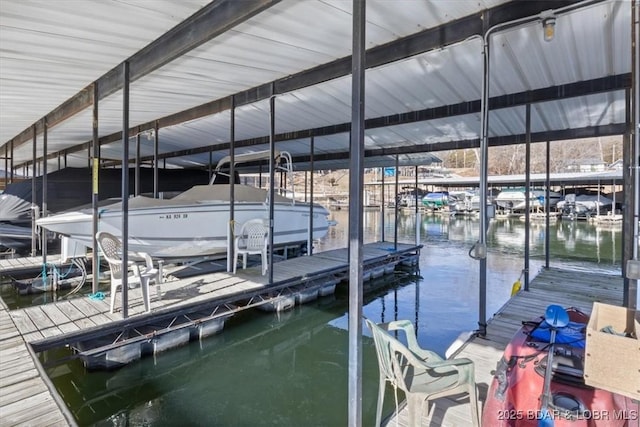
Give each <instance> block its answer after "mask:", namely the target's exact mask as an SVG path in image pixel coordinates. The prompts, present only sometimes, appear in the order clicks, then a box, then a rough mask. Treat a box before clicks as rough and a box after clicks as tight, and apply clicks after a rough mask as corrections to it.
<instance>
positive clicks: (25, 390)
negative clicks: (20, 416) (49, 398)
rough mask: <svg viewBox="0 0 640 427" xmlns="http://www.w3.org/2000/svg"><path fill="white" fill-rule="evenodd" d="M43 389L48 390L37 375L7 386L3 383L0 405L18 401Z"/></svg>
mask: <svg viewBox="0 0 640 427" xmlns="http://www.w3.org/2000/svg"><path fill="white" fill-rule="evenodd" d="M44 391H48V389H47V386H45V385H44V383H43V382H42V379H40V377H37V376H36V377H33V378H30V379H27V380H24V381H21V382H19V383H14V384H11V385H7V386H4V384H3V387H2V394H0V407H3V406H7V405H9V404H11V403H15V402H18V401H20V400H22V399H26V398H27V397H29V396H31V395H34V394H38V393H42V392H44Z"/></svg>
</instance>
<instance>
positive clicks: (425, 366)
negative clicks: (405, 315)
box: [365, 319, 480, 427]
mask: <svg viewBox="0 0 640 427" xmlns="http://www.w3.org/2000/svg"><path fill="white" fill-rule="evenodd" d="M365 322H366V323H367V326H368V327H369V329H371V332H373V340H374V342H375V345H376V352H377V356H378V367H379V368H380V383H379V388H378V406H377V413H376V424H375V425H376V426H380V422H381V419H382V403H383V401H384V391H385V386H386V383H387V381H388V382H390V383H391V385H393V386H394V387H398V388H400V389H401V390H402V391H404V393H405V395H406V398H407V406H408V410H409V425H410V426H419V425H420V420H421V419H422V405H423V403H424V402H425V401H426V402H428V401H430V400H433V399H438V398H441V397H445V396H452V395H459V394H462V393H468V394H469V400H470V405H471V419H472V420H473V425H474V426H475V427H478V426H479V424H480V422H479V419H478V405H477V401H478V399H477V395H476V383H475V378H474V370H473V361H471V360H469V359H462V358H461V359H449V360H445V359H442V358H441V357H440V356H438V355H437V354H436V353H434V352H432V351H429V350H425V349H423V348H421V347H420V345H419V344H418V340H417V339H416V334H415V331H414V329H413V324H412V323H411V322H410V321H408V320H397V321H394V322H390V323H381V324H379V325H377V324H376V323H374V322H372V321H371V320H369V319H365ZM396 330H401V331H404V333H405V334H406V337H407V344H408V345H407V346H405V345H404V344H403V343H401V342H400V341H398V340H397V339H396V338H394V337H393V336H391V335H390V334H389V331H396Z"/></svg>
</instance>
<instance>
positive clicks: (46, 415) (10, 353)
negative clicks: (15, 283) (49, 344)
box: [0, 299, 76, 426]
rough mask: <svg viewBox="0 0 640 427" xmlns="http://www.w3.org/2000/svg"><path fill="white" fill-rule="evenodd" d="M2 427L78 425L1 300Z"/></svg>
mask: <svg viewBox="0 0 640 427" xmlns="http://www.w3.org/2000/svg"><path fill="white" fill-rule="evenodd" d="M0 354H1V357H0V426H14V425H24V426H61V425H76V424H75V421H74V419H73V416H72V415H71V414H70V413H69V412H68V410H67V408H66V407H63V406H60V405H59V404H58V402H61V401H62V400H61V399H60V398H59V397H57V396H56V395H57V391H56V390H55V388H54V387H53V386H52V385H51V383H50V381H48V378H47V377H46V375H45V374H44V373H43V372H42V371H41V370H40V369H39V367H38V365H37V364H36V363H35V362H34V358H35V355H34V353H33V351H31V350H30V348H29V346H28V345H27V344H26V343H25V340H24V338H23V337H22V336H21V335H20V332H18V329H17V328H16V326H15V324H14V323H13V320H12V319H11V316H10V314H9V310H8V309H7V306H6V304H5V303H4V302H3V301H2V300H1V299H0Z"/></svg>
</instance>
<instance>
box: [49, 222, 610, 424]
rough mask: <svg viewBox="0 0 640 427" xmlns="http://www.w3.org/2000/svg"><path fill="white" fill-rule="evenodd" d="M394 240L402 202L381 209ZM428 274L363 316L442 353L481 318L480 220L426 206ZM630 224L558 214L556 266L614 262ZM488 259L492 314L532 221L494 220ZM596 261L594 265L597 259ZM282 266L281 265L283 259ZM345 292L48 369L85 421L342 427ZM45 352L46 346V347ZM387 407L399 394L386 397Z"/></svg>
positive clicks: (404, 228) (374, 231)
mask: <svg viewBox="0 0 640 427" xmlns="http://www.w3.org/2000/svg"><path fill="white" fill-rule="evenodd" d="M333 219H335V220H337V221H338V226H336V227H335V228H333V229H332V230H331V231H330V234H329V236H328V238H327V239H325V240H324V241H323V242H320V243H319V244H318V245H317V246H316V251H319V250H326V249H331V248H335V247H345V246H346V245H347V241H348V212H346V211H337V212H333ZM365 219H366V222H365V224H366V226H365V228H364V229H365V235H364V241H365V243H366V242H371V241H377V240H379V238H380V231H379V224H380V223H381V221H382V218H381V214H380V212H376V211H372V212H365ZM384 223H385V237H386V239H387V240H388V241H393V239H394V235H395V223H394V216H393V212H386V213H385V217H384ZM419 225H420V234H421V243H422V244H423V245H424V248H423V249H422V252H421V257H420V272H419V273H420V275H421V276H411V275H408V274H407V273H401V272H398V273H396V274H393V275H391V276H390V277H386V279H385V280H384V281H379V282H377V283H375V286H372V287H371V288H372V290H370V291H369V292H368V293H367V294H366V297H365V301H364V302H365V305H364V308H363V311H364V315H365V316H367V317H369V318H371V319H372V320H374V321H390V320H394V319H410V320H412V321H413V322H414V323H415V326H416V330H417V332H418V338H419V342H420V343H421V344H422V345H423V346H425V347H428V348H430V349H432V350H434V351H436V352H438V353H439V354H441V355H443V354H444V352H445V351H446V349H447V347H448V346H449V345H450V344H451V343H452V342H453V341H454V340H455V339H456V337H457V336H458V335H459V334H460V333H461V332H463V331H469V330H473V329H476V328H477V319H478V299H479V298H478V290H477V287H478V282H479V277H478V276H479V266H478V263H477V261H474V260H472V259H471V258H469V257H468V255H467V252H468V250H469V248H470V246H471V244H472V243H473V242H475V241H476V240H477V238H478V220H477V219H474V218H450V217H440V216H424V217H422V219H421V222H420V224H419ZM415 231H416V218H415V216H414V215H412V214H411V215H409V214H403V215H401V216H399V218H398V237H397V238H398V240H399V241H401V242H413V241H414V240H415ZM545 233H546V230H545V228H544V227H540V226H538V225H534V226H532V227H531V233H530V243H531V253H532V256H533V257H534V259H532V260H531V263H530V268H531V271H532V272H534V273H535V272H536V271H538V270H539V269H540V268H541V266H542V265H543V258H542V257H543V255H544V237H545ZM620 234H621V232H620V230H617V229H609V230H604V229H601V228H597V227H595V226H593V225H591V224H587V223H576V222H574V223H565V222H558V223H557V224H553V225H552V227H551V228H550V231H549V236H550V239H551V253H552V259H553V260H554V265H557V263H558V262H563V263H565V264H566V263H571V265H573V266H575V265H578V264H576V262H579V263H580V264H579V265H587V266H589V268H591V269H593V268H594V266H595V267H596V268H599V269H601V270H603V271H615V270H616V269H617V268H618V267H617V265H616V264H617V263H619V256H620V253H621V251H620V242H621V240H622V239H621V236H620ZM488 245H489V258H488V260H487V274H488V280H487V287H488V298H487V300H488V308H487V313H488V314H489V315H491V314H492V313H494V312H495V311H497V310H498V309H499V308H500V306H501V305H502V304H504V302H505V301H506V300H507V298H508V296H509V293H510V291H511V284H512V283H513V282H514V281H515V279H517V278H518V277H519V275H520V272H521V270H522V268H523V264H524V262H523V259H522V257H523V253H524V223H523V222H521V221H519V220H508V221H507V220H505V221H498V222H496V223H494V224H493V225H492V226H491V229H490V233H489V239H488ZM596 263H597V264H596ZM276 268H277V267H276ZM347 310H348V300H347V288H346V285H340V287H339V288H338V293H337V295H336V296H334V297H330V298H328V299H327V298H325V299H320V300H318V301H317V302H315V303H313V304H309V305H304V306H301V307H296V308H295V309H294V310H292V311H289V312H285V313H281V314H280V315H279V316H278V315H276V314H265V313H261V312H248V313H245V314H243V315H239V316H236V317H235V318H232V320H231V321H229V322H228V323H227V325H226V327H225V330H224V331H223V333H222V334H220V335H218V336H215V337H211V338H208V339H206V340H204V341H202V342H201V343H191V344H189V345H188V346H186V347H184V348H180V349H177V350H172V351H169V352H167V353H166V354H161V355H158V356H157V357H155V358H145V359H142V360H141V361H140V362H137V363H134V364H132V365H130V366H127V367H125V368H123V369H120V370H118V371H115V372H91V373H87V372H85V371H84V368H83V367H82V365H81V364H80V363H79V362H78V363H76V362H72V363H68V364H66V365H64V366H60V367H57V368H55V369H53V370H51V371H50V374H51V377H52V378H53V381H54V383H55V384H56V386H57V387H58V389H59V390H60V392H61V394H62V395H63V397H64V399H65V401H66V402H67V404H68V406H69V407H70V409H71V410H72V412H73V413H74V415H75V416H76V417H77V419H78V421H79V424H80V425H97V426H123V425H153V426H165V425H167V426H168V425H206V426H216V425H220V426H228V425H238V426H245V425H246V426H254V425H273V424H277V425H282V426H302V425H304V426H307V425H309V426H340V425H346V421H347V413H348V407H347V404H348V336H347V331H346V329H347V324H348V315H347ZM364 333H365V335H366V336H365V338H364V340H363V358H364V360H363V424H364V425H371V424H372V423H373V421H374V418H375V402H376V396H377V384H378V369H377V362H376V358H375V350H374V348H373V343H372V340H371V339H370V338H369V336H368V335H369V331H368V330H366V328H365V329H364ZM45 357H47V356H45ZM385 402H386V408H385V412H389V411H390V410H391V409H392V407H393V405H394V403H393V402H394V396H393V393H392V392H391V391H390V390H389V395H388V396H387V397H386V399H385Z"/></svg>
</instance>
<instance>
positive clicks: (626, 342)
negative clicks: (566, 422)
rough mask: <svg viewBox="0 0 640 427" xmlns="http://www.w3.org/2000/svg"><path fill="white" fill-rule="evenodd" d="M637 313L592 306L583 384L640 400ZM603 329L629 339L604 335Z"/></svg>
mask: <svg viewBox="0 0 640 427" xmlns="http://www.w3.org/2000/svg"><path fill="white" fill-rule="evenodd" d="M639 315H640V312H637V311H635V310H630V309H627V308H625V307H617V306H613V305H608V304H602V303H598V302H595V303H593V310H592V312H591V317H590V319H589V323H588V324H587V343H586V348H585V367H584V380H585V383H587V384H588V385H590V386H592V387H597V388H601V389H603V390H608V391H611V392H614V393H618V394H621V395H624V396H627V397H631V398H633V399H640V340H638V334H639V333H640V316H639ZM603 328H607V329H610V330H611V329H612V330H613V331H615V332H617V333H625V334H631V335H632V337H627V336H620V335H616V334H613V333H608V332H603Z"/></svg>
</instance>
